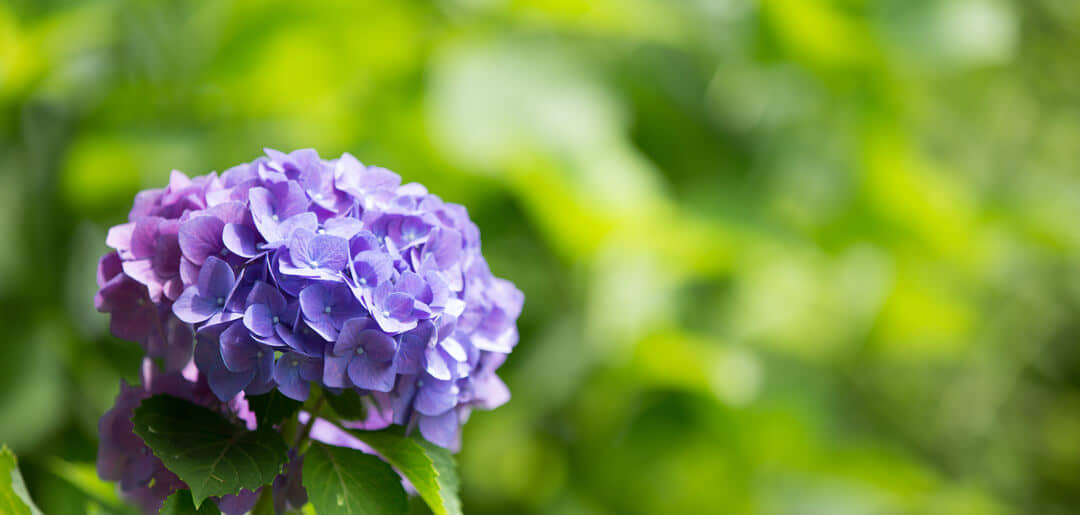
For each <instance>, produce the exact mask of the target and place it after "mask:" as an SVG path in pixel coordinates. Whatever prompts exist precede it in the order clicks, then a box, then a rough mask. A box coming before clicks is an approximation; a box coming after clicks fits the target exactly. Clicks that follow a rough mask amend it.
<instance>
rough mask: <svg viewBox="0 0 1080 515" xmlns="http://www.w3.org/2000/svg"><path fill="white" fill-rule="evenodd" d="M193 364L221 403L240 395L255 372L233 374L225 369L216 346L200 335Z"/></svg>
mask: <svg viewBox="0 0 1080 515" xmlns="http://www.w3.org/2000/svg"><path fill="white" fill-rule="evenodd" d="M195 364H196V366H198V367H199V371H200V372H202V373H203V374H205V375H206V380H207V382H208V383H209V385H210V390H211V391H213V392H214V395H216V396H217V398H218V399H220V400H222V401H228V400H229V399H232V398H233V397H236V394H238V393H240V391H241V390H243V389H244V387H246V386H247V385H248V384H249V383H251V380H252V378H254V377H255V370H250V371H248V372H246V373H240V374H237V373H233V372H230V371H229V369H227V368H225V362H224V361H222V359H221V352H220V350H219V348H218V345H217V344H216V343H215V342H213V341H209V340H207V339H205V338H204V337H203V336H201V335H200V337H199V343H198V344H197V345H196V346H195Z"/></svg>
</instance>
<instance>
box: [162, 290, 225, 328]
mask: <svg viewBox="0 0 1080 515" xmlns="http://www.w3.org/2000/svg"><path fill="white" fill-rule="evenodd" d="M172 310H173V313H174V314H176V318H179V319H180V320H183V321H184V322H187V323H189V324H197V323H199V322H205V321H206V320H207V319H208V318H210V317H211V316H213V315H214V313H217V312H218V311H221V306H219V305H218V304H217V302H216V301H215V300H214V299H210V298H207V297H203V296H201V295H199V293H198V291H196V288H195V287H191V288H188V289H186V290H184V293H182V294H180V298H178V299H176V302H174V303H173V306H172Z"/></svg>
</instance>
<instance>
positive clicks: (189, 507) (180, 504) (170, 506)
mask: <svg viewBox="0 0 1080 515" xmlns="http://www.w3.org/2000/svg"><path fill="white" fill-rule="evenodd" d="M220 513H221V510H219V509H218V507H217V506H216V505H214V503H212V502H204V503H202V506H200V507H199V509H198V510H196V509H195V500H194V499H192V498H191V491H190V490H177V491H175V492H173V494H172V495H170V496H169V497H168V498H167V499H165V503H164V504H162V505H161V509H160V510H158V515H218V514H220Z"/></svg>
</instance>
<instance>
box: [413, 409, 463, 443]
mask: <svg viewBox="0 0 1080 515" xmlns="http://www.w3.org/2000/svg"><path fill="white" fill-rule="evenodd" d="M419 426H420V434H422V435H424V438H426V439H427V441H429V442H431V443H433V444H435V445H438V446H441V447H446V448H450V447H453V446H454V445H456V443H457V438H458V417H457V412H456V411H454V410H450V411H447V412H446V413H443V414H441V415H438V416H434V417H432V416H421V417H420V423H419Z"/></svg>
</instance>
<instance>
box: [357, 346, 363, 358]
mask: <svg viewBox="0 0 1080 515" xmlns="http://www.w3.org/2000/svg"><path fill="white" fill-rule="evenodd" d="M363 353H364V348H363V347H357V348H356V355H357V356H359V355H361V354H363Z"/></svg>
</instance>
